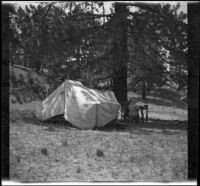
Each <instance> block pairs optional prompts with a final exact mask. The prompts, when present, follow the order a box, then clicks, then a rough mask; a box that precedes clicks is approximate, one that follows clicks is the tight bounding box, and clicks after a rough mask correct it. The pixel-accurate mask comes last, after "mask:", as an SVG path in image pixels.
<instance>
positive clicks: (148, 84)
mask: <svg viewBox="0 0 200 186" xmlns="http://www.w3.org/2000/svg"><path fill="white" fill-rule="evenodd" d="M150 91H151V83H147V92H148V94H149V93H150Z"/></svg>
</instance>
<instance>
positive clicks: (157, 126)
mask: <svg viewBox="0 0 200 186" xmlns="http://www.w3.org/2000/svg"><path fill="white" fill-rule="evenodd" d="M21 120H23V121H24V122H26V123H27V124H33V125H39V126H45V127H46V128H45V129H43V130H47V131H50V132H54V131H56V130H57V129H63V130H65V129H67V130H82V129H79V128H77V127H76V126H74V125H72V124H71V123H70V122H68V121H66V120H65V119H64V117H63V115H59V116H55V117H52V118H50V119H48V120H45V121H43V122H42V121H39V120H37V119H36V118H35V117H34V118H30V116H29V117H24V116H23V118H22V119H21ZM90 130H91V129H90ZM93 130H97V131H103V132H113V131H115V132H126V133H127V132H128V133H131V134H149V135H151V134H153V133H156V132H158V133H162V134H165V135H174V134H177V133H180V131H187V121H177V120H153V119H151V120H149V121H148V123H128V122H120V123H119V124H116V122H115V121H114V120H113V121H112V122H110V123H109V124H107V125H105V126H104V127H101V128H96V129H93Z"/></svg>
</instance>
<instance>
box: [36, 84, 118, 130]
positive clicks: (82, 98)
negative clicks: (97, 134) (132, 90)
mask: <svg viewBox="0 0 200 186" xmlns="http://www.w3.org/2000/svg"><path fill="white" fill-rule="evenodd" d="M119 107H120V104H119V103H118V101H117V100H116V98H115V95H114V93H113V92H110V91H106V92H104V93H100V92H98V91H96V90H93V89H89V88H87V87H85V86H83V85H82V84H81V83H80V82H78V81H72V80H65V82H64V83H63V84H62V85H61V86H59V87H58V88H57V89H56V90H55V91H54V92H53V93H52V94H50V95H49V96H48V97H47V98H46V99H45V100H44V101H43V102H42V103H40V104H39V105H38V106H37V109H36V117H37V118H38V119H40V120H46V119H48V118H51V117H53V116H56V115H61V114H64V118H65V119H66V120H67V121H69V122H70V123H72V124H73V125H75V126H77V127H79V128H82V129H91V128H94V127H102V126H104V125H106V124H107V123H109V122H110V121H112V120H113V119H115V118H116V117H117V114H118V110H119Z"/></svg>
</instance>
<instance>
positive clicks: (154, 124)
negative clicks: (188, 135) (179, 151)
mask: <svg viewBox="0 0 200 186" xmlns="http://www.w3.org/2000/svg"><path fill="white" fill-rule="evenodd" d="M97 130H99V131H104V132H112V131H116V132H117V131H118V132H129V133H132V134H149V135H150V134H153V133H156V132H158V133H162V134H165V135H174V134H178V133H180V131H187V121H176V120H174V121H170V120H150V121H149V122H148V123H120V124H118V125H117V126H116V127H115V128H114V127H111V126H105V127H103V128H99V129H97Z"/></svg>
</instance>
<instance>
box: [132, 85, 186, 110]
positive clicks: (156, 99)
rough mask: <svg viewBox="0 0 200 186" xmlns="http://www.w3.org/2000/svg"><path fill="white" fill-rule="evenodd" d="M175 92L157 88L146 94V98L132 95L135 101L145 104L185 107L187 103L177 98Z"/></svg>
mask: <svg viewBox="0 0 200 186" xmlns="http://www.w3.org/2000/svg"><path fill="white" fill-rule="evenodd" d="M179 97H180V96H179V95H178V93H177V92H174V91H172V90H169V89H167V88H157V89H156V90H152V91H151V92H150V93H149V94H147V99H146V100H143V99H142V98H141V97H132V98H133V99H134V100H135V101H137V102H143V103H145V104H150V103H152V104H155V105H158V106H172V107H177V108H182V109H187V103H185V102H183V101H181V100H180V98H179Z"/></svg>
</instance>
